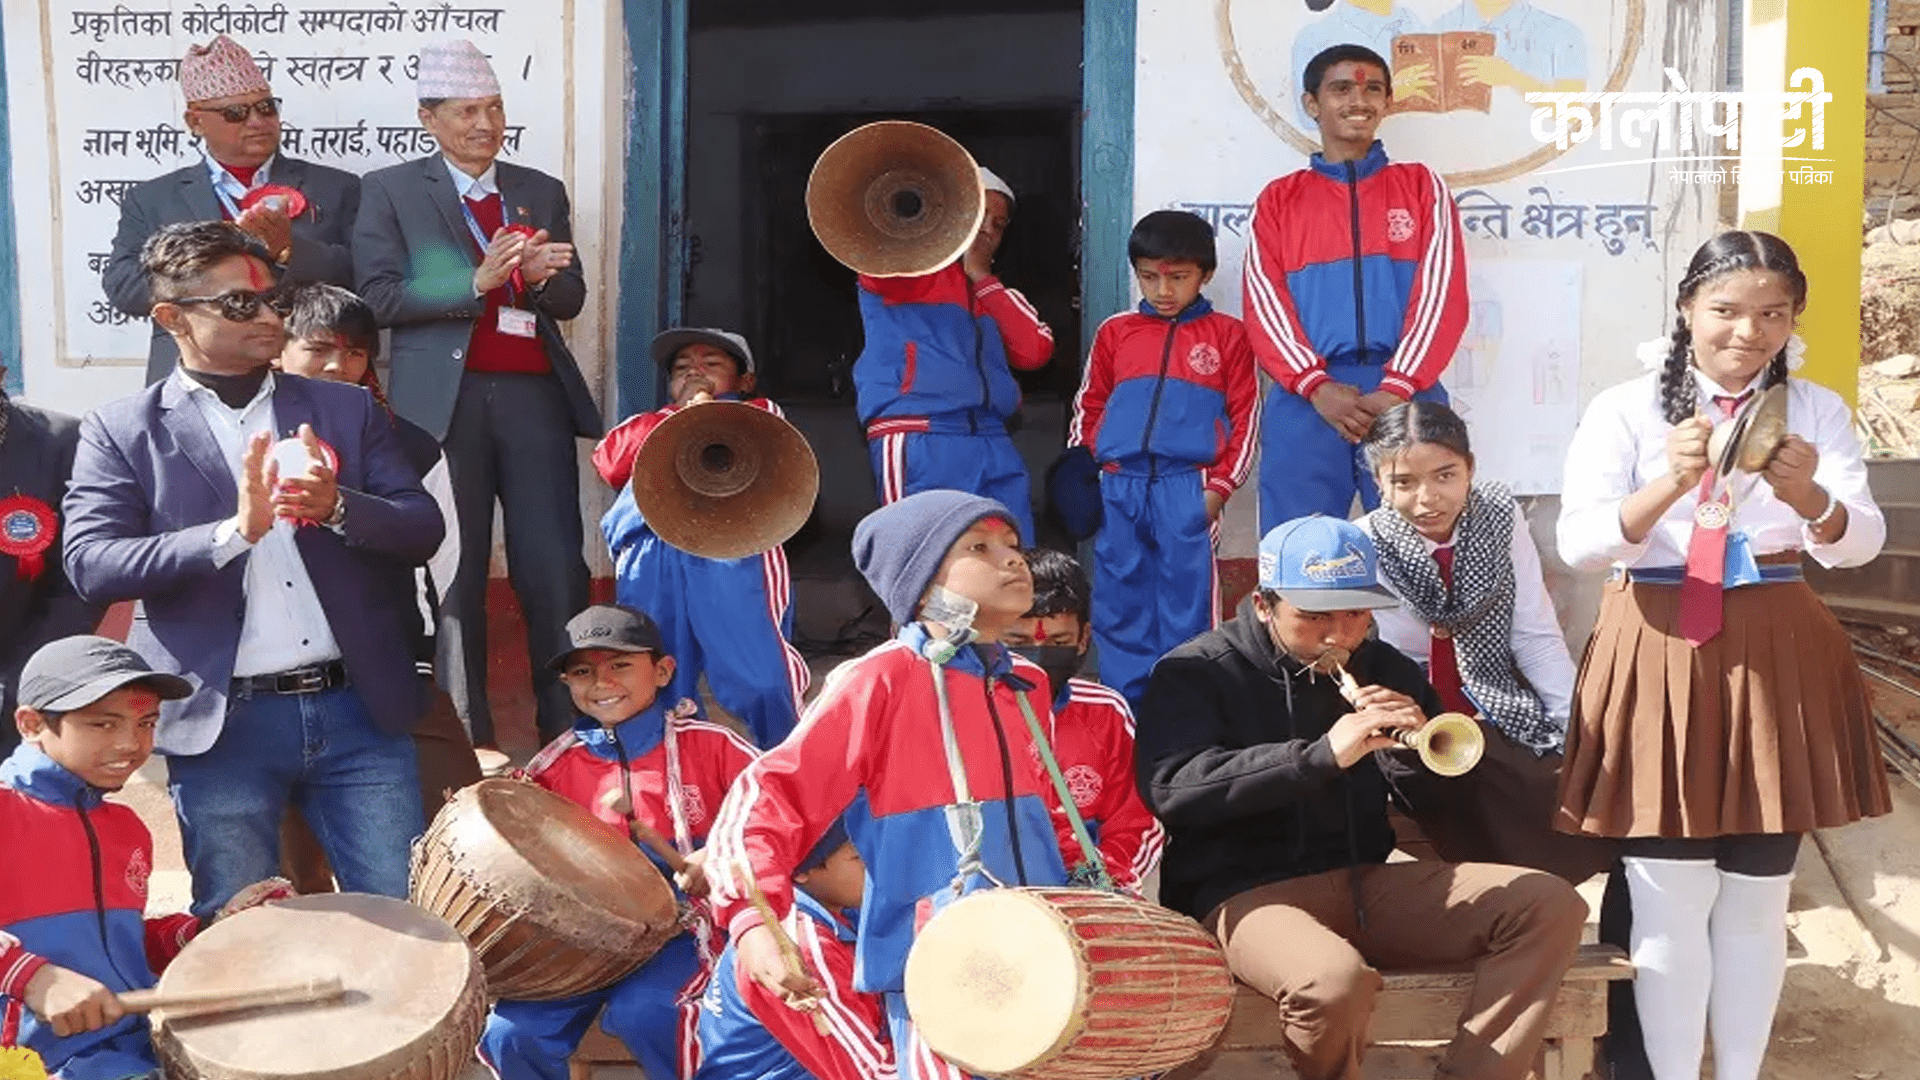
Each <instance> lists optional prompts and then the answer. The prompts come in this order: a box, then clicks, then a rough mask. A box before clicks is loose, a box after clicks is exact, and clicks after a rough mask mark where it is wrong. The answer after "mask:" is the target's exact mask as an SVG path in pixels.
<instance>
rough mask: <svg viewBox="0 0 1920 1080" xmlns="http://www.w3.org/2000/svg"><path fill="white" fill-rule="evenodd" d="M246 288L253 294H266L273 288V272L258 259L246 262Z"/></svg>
mask: <svg viewBox="0 0 1920 1080" xmlns="http://www.w3.org/2000/svg"><path fill="white" fill-rule="evenodd" d="M247 288H249V289H252V290H253V291H254V292H266V291H267V290H268V289H271V288H273V272H272V271H270V270H268V269H267V265H266V264H265V263H263V262H261V261H260V260H259V259H248V260H247Z"/></svg>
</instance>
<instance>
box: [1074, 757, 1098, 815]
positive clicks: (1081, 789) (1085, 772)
mask: <svg viewBox="0 0 1920 1080" xmlns="http://www.w3.org/2000/svg"><path fill="white" fill-rule="evenodd" d="M1106 786H1107V785H1106V783H1105V781H1103V780H1101V779H1100V773H1099V772H1098V771H1096V770H1095V769H1094V767H1093V766H1091V765H1075V766H1072V767H1071V768H1069V769H1067V794H1069V795H1072V796H1073V807H1074V809H1076V810H1079V811H1081V812H1083V813H1084V812H1086V811H1087V810H1088V809H1090V808H1092V806H1093V804H1094V803H1095V802H1096V801H1098V800H1099V798H1100V791H1101V789H1103V788H1105V787H1106Z"/></svg>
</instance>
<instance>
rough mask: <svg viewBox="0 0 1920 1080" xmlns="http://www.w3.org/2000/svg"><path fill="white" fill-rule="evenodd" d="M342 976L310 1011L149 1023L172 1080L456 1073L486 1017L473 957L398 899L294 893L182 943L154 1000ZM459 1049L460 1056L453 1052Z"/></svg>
mask: <svg viewBox="0 0 1920 1080" xmlns="http://www.w3.org/2000/svg"><path fill="white" fill-rule="evenodd" d="M329 977H333V978H338V979H340V980H341V982H342V983H343V984H345V986H346V991H347V992H346V994H345V996H343V997H341V998H339V999H338V1000H335V1001H332V1002H327V1003H324V1004H318V1005H300V1006H269V1007H264V1008H256V1009H246V1010H240V1011H235V1012H227V1013H220V1014H216V1015H203V1016H198V1017H187V1018H171V1017H169V1016H168V1015H167V1013H166V1011H165V1010H161V1011H159V1012H156V1013H155V1014H154V1019H155V1022H156V1027H157V1029H158V1032H157V1035H156V1038H155V1044H156V1046H157V1048H158V1049H159V1051H160V1053H161V1056H162V1058H163V1059H164V1060H165V1061H166V1062H167V1065H168V1075H169V1076H174V1077H180V1076H189V1077H200V1078H204V1080H267V1078H278V1077H288V1078H295V1077H297V1078H301V1080H320V1078H340V1080H351V1078H367V1080H372V1078H374V1077H389V1076H395V1077H400V1076H404V1077H430V1076H434V1075H436V1074H438V1073H439V1072H440V1071H441V1066H439V1065H432V1064H430V1063H429V1059H431V1058H434V1057H436V1051H437V1052H438V1053H437V1056H438V1057H439V1059H440V1060H441V1061H442V1062H443V1063H445V1067H450V1068H452V1069H453V1071H452V1072H446V1073H445V1075H446V1076H449V1077H451V1076H452V1075H454V1072H457V1071H458V1068H459V1067H460V1066H462V1065H464V1063H465V1062H466V1061H467V1060H469V1059H470V1058H471V1056H472V1043H473V1039H474V1038H477V1037H478V1035H479V1029H480V1025H481V1023H482V1022H483V1021H484V1019H485V1009H486V993H485V978H484V976H483V975H482V974H481V968H480V961H479V958H478V957H476V956H474V954H473V951H472V950H471V949H469V948H468V947H467V943H466V940H465V939H464V938H462V937H461V936H460V934H459V933H458V932H457V931H455V930H454V928H453V927H451V926H449V925H447V923H446V922H444V921H443V920H441V919H440V918H438V917H437V916H434V915H431V914H429V913H427V912H425V911H422V910H421V909H419V908H417V907H415V906H414V905H412V904H409V903H407V902H406V901H404V900H395V899H391V898H389V897H385V896H367V895H361V894H357V893H337V894H325V895H317V896H300V897H295V898H293V899H290V900H286V901H283V902H280V903H276V904H269V905H266V906H264V907H257V908H253V909H250V910H247V911H242V912H240V913H238V914H236V915H233V916H231V917H229V918H226V919H222V920H221V921H220V922H218V923H216V924H214V925H213V926H211V927H208V928H207V930H206V931H205V932H204V933H202V934H200V936H198V937H196V938H195V939H194V940H193V941H192V942H190V943H188V945H187V947H186V949H185V950H183V951H182V952H181V953H180V955H179V956H178V957H176V958H175V959H174V961H173V963H171V964H169V965H168V966H167V970H166V973H165V974H164V975H162V976H161V977H160V990H161V991H162V992H173V991H209V990H231V989H241V988H246V987H255V986H261V985H274V984H284V983H298V982H302V981H305V980H308V979H324V978H329ZM462 1040H465V1042H466V1045H465V1047H460V1046H459V1045H458V1044H459V1043H460V1042H461V1041H462Z"/></svg>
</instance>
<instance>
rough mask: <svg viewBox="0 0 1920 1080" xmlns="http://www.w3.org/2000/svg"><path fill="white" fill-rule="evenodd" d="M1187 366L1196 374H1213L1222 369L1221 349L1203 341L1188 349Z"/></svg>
mask: <svg viewBox="0 0 1920 1080" xmlns="http://www.w3.org/2000/svg"><path fill="white" fill-rule="evenodd" d="M1187 366H1188V367H1190V368H1192V369H1193V373H1194V374H1195V375H1212V374H1213V373H1215V372H1217V371H1219V370H1220V350H1219V349H1216V348H1214V347H1213V345H1212V343H1211V342H1206V341H1202V342H1200V343H1199V344H1196V345H1195V346H1194V347H1193V348H1191V349H1188V350H1187Z"/></svg>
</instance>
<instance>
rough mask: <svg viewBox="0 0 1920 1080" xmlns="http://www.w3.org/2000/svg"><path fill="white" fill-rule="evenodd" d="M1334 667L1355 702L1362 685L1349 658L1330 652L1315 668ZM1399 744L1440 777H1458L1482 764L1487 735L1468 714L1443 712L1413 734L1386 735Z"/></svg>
mask: <svg viewBox="0 0 1920 1080" xmlns="http://www.w3.org/2000/svg"><path fill="white" fill-rule="evenodd" d="M1325 665H1331V667H1332V668H1333V673H1334V674H1335V675H1336V676H1338V677H1339V679H1340V696H1341V697H1344V698H1346V699H1347V700H1348V701H1353V700H1354V699H1355V698H1357V697H1359V696H1360V683H1359V681H1358V680H1356V679H1355V678H1354V677H1353V675H1352V673H1350V672H1349V671H1347V668H1346V656H1345V655H1344V654H1343V653H1342V651H1341V650H1337V649H1330V650H1328V652H1327V654H1326V655H1323V656H1322V657H1321V658H1320V663H1318V664H1316V665H1315V666H1316V667H1319V666H1325ZM1386 734H1387V736H1388V737H1389V738H1391V739H1393V740H1394V741H1395V742H1397V743H1399V744H1400V745H1402V746H1404V747H1407V748H1408V749H1410V750H1413V751H1414V752H1416V753H1418V754H1419V755H1420V763H1421V764H1422V765H1425V766H1426V767H1427V768H1428V769H1429V770H1431V771H1432V772H1434V773H1436V774H1437V775H1440V776H1459V775H1460V774H1462V773H1464V772H1467V771H1469V770H1471V769H1472V768H1473V767H1474V766H1475V765H1478V764H1480V758H1481V757H1482V756H1483V755H1484V754H1486V752H1487V736H1486V733H1485V732H1483V731H1481V730H1480V725H1479V723H1478V722H1477V721H1475V720H1474V718H1473V717H1471V716H1468V715H1466V714H1465V713H1457V712H1450V713H1441V714H1440V715H1439V716H1435V717H1433V718H1431V719H1429V720H1428V721H1427V722H1426V723H1424V724H1422V725H1420V726H1419V727H1418V728H1415V729H1414V730H1412V731H1403V730H1394V731H1390V732H1387V733H1386Z"/></svg>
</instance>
